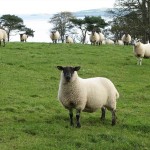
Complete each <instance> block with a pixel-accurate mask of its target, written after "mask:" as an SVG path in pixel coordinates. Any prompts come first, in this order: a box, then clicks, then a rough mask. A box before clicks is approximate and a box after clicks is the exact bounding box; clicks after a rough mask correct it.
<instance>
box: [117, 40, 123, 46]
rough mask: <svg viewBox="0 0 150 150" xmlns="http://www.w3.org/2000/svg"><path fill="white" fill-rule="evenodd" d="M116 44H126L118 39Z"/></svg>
mask: <svg viewBox="0 0 150 150" xmlns="http://www.w3.org/2000/svg"><path fill="white" fill-rule="evenodd" d="M116 44H117V45H124V42H123V41H122V40H117V41H116Z"/></svg>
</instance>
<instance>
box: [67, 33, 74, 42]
mask: <svg viewBox="0 0 150 150" xmlns="http://www.w3.org/2000/svg"><path fill="white" fill-rule="evenodd" d="M66 43H73V39H72V38H71V37H70V36H68V35H67V36H66Z"/></svg>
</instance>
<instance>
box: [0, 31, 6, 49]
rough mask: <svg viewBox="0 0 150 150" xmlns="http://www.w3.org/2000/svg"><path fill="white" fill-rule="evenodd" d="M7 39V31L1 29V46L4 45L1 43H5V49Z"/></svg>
mask: <svg viewBox="0 0 150 150" xmlns="http://www.w3.org/2000/svg"><path fill="white" fill-rule="evenodd" d="M6 39H7V33H6V31H5V30H3V29H0V46H1V45H2V43H1V42H2V41H3V46H4V47H5V43H6Z"/></svg>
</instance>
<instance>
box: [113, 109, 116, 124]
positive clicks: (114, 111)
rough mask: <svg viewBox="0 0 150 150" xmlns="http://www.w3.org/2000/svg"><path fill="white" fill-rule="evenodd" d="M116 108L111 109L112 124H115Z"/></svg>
mask: <svg viewBox="0 0 150 150" xmlns="http://www.w3.org/2000/svg"><path fill="white" fill-rule="evenodd" d="M115 113H116V110H112V126H114V125H115V124H116V114H115Z"/></svg>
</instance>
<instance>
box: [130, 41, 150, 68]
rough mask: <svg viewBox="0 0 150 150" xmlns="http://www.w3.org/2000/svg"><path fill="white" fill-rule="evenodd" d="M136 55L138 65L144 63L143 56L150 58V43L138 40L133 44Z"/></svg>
mask: <svg viewBox="0 0 150 150" xmlns="http://www.w3.org/2000/svg"><path fill="white" fill-rule="evenodd" d="M133 51H134V55H135V56H136V57H137V59H138V61H137V65H142V59H143V58H150V44H143V43H141V42H136V43H135V44H134V46H133Z"/></svg>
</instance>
